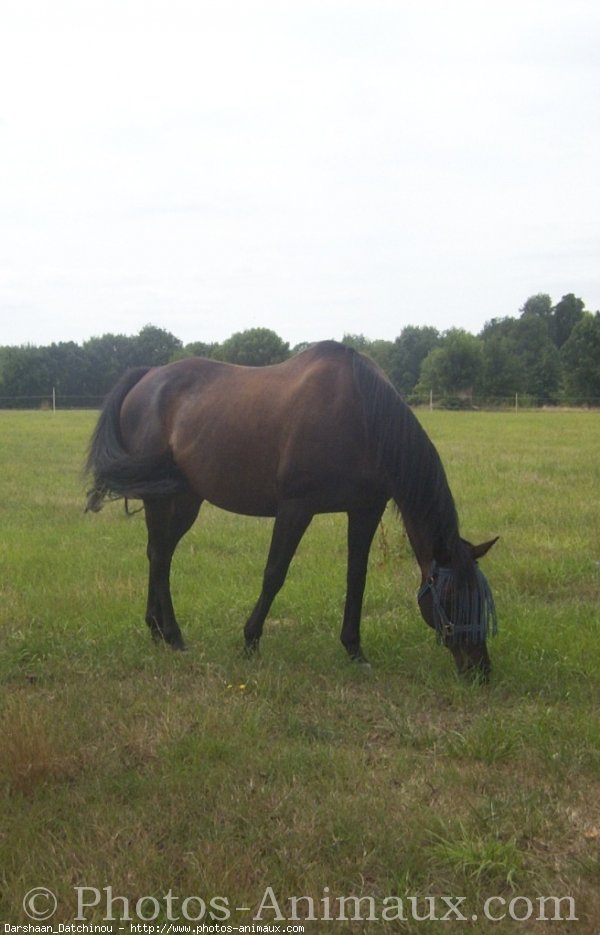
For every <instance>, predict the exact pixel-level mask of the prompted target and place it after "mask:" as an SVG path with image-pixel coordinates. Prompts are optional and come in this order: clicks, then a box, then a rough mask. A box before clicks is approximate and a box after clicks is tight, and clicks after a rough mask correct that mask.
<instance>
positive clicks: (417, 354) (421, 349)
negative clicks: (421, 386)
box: [389, 325, 440, 396]
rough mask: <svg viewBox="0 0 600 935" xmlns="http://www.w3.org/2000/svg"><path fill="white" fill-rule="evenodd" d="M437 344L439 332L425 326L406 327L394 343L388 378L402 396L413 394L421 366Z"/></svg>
mask: <svg viewBox="0 0 600 935" xmlns="http://www.w3.org/2000/svg"><path fill="white" fill-rule="evenodd" d="M439 343H440V334H439V331H438V330H437V328H432V327H430V326H427V325H425V326H417V325H406V327H404V328H403V329H402V331H401V332H400V334H399V336H398V337H397V338H396V340H395V341H394V347H393V351H392V354H391V361H390V369H389V376H390V379H391V381H392V383H393V384H394V386H395V387H396V389H397V390H398V391H399V392H400V393H402V394H403V395H404V396H408V395H409V394H410V393H412V392H413V390H414V388H415V386H416V385H417V383H418V382H419V374H420V372H421V364H422V363H423V361H424V360H425V358H426V357H427V355H428V354H429V352H430V351H432V350H433V349H434V348H435V347H437V346H438V345H439Z"/></svg>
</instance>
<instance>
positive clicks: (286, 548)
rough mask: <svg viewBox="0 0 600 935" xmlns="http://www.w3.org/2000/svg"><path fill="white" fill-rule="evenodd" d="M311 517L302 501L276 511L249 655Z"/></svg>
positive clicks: (251, 621) (248, 636)
mask: <svg viewBox="0 0 600 935" xmlns="http://www.w3.org/2000/svg"><path fill="white" fill-rule="evenodd" d="M312 517H313V513H312V510H311V509H310V508H309V507H308V506H307V505H306V504H305V503H304V502H303V501H302V500H286V501H284V502H283V503H282V504H281V505H280V507H279V509H278V511H277V516H276V517H275V525H274V526H273V535H272V537H271V546H270V548H269V555H268V558H267V564H266V566H265V571H264V575H263V585H262V591H261V593H260V597H259V598H258V601H257V602H256V605H255V607H254V610H253V611H252V613H251V614H250V616H249V618H248V620H247V622H246V626H245V627H244V637H245V641H246V653H247V655H252V654H253V653H255V652H256V651H257V650H258V644H259V642H260V638H261V635H262V630H263V624H264V622H265V619H266V616H267V614H268V613H269V610H270V608H271V604H272V603H273V600H274V598H275V595H276V594H277V592H278V591H279V590H280V589H281V587H282V586H283V582H284V581H285V578H286V575H287V572H288V568H289V567H290V562H291V561H292V558H293V557H294V553H295V551H296V549H297V548H298V543H299V542H300V540H301V538H302V536H303V535H304V533H305V532H306V530H307V529H308V526H309V525H310V521H311V519H312Z"/></svg>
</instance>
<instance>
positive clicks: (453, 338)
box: [417, 328, 483, 398]
mask: <svg viewBox="0 0 600 935" xmlns="http://www.w3.org/2000/svg"><path fill="white" fill-rule="evenodd" d="M482 369H483V345H482V342H481V341H480V339H479V338H476V337H475V336H474V335H472V334H469V333H468V332H467V331H463V330H462V329H461V328H452V329H451V330H450V331H447V332H446V334H445V335H444V337H443V341H442V345H441V346H440V347H436V348H434V349H433V350H432V351H430V353H429V354H428V355H427V357H426V358H425V360H424V361H423V363H422V365H421V377H420V379H419V383H418V385H417V388H418V390H419V391H421V392H429V391H430V390H433V392H434V393H441V394H443V395H447V396H458V397H463V398H464V397H470V396H472V393H473V388H474V387H475V385H476V384H477V382H478V381H479V379H480V377H481V373H482Z"/></svg>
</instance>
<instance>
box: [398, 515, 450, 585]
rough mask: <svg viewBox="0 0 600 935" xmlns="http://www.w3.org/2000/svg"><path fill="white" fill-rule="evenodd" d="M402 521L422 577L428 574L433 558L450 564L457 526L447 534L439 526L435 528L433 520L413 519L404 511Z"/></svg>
mask: <svg viewBox="0 0 600 935" xmlns="http://www.w3.org/2000/svg"><path fill="white" fill-rule="evenodd" d="M430 519H434V517H430ZM403 521H404V527H405V529H406V534H407V536H408V540H409V542H410V544H411V546H412V550H413V552H414V553H415V558H416V559H417V562H418V563H419V567H420V569H421V573H422V575H423V577H424V578H426V577H427V575H428V574H429V572H430V569H431V563H432V562H433V561H434V559H435V560H436V561H437V562H438V563H439V564H440V565H446V566H448V565H451V564H452V555H453V552H454V550H455V540H458V528H457V529H456V530H453V531H452V534H451V535H450V536H448V534H447V533H446V534H444V533H443V532H442V530H441V528H440V529H436V528H435V522H434V523H433V524H432V525H430V524H429V523H426V522H423V521H419V520H418V519H417V520H415V518H414V517H408V516H406V514H405V513H403Z"/></svg>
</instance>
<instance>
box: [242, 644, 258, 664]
mask: <svg viewBox="0 0 600 935" xmlns="http://www.w3.org/2000/svg"><path fill="white" fill-rule="evenodd" d="M242 655H243V657H244V659H255V658H256V656H258V655H259V641H258V640H249V641H248V642H247V643H246V644H245V646H244V651H243V653H242Z"/></svg>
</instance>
